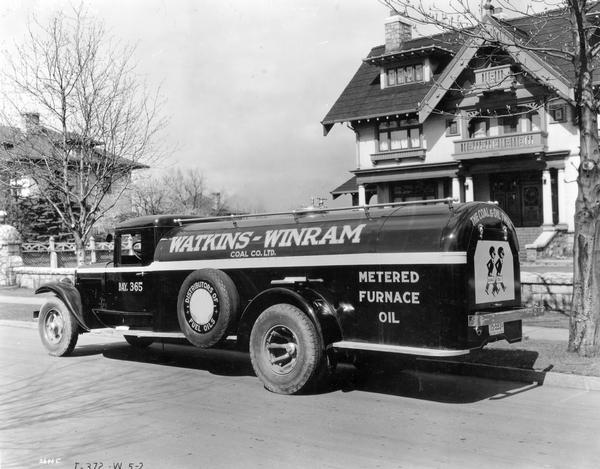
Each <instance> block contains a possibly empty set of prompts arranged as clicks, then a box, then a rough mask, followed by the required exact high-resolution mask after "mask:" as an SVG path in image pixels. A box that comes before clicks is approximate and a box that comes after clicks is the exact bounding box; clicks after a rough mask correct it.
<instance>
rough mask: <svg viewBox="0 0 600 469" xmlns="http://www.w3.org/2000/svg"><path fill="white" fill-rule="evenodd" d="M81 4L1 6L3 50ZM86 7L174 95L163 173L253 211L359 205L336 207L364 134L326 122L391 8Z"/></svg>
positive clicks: (132, 3)
mask: <svg viewBox="0 0 600 469" xmlns="http://www.w3.org/2000/svg"><path fill="white" fill-rule="evenodd" d="M77 1H78V0H77ZM77 1H76V0H72V1H71V0H14V1H10V2H3V4H2V8H1V9H0V48H2V49H6V48H9V47H10V45H11V44H12V43H14V42H15V41H17V42H19V41H20V40H22V38H23V36H24V34H25V32H26V27H27V21H28V18H30V17H31V15H35V16H36V17H37V18H38V19H39V20H40V21H41V22H42V23H43V20H44V18H48V17H49V16H51V15H52V14H53V13H54V12H56V11H57V10H61V9H63V10H64V9H69V8H71V6H72V5H73V4H76V5H78V3H77ZM82 3H83V4H84V6H86V7H87V10H88V12H89V14H91V15H92V16H93V17H95V18H96V19H98V20H100V21H102V22H103V23H104V25H105V26H106V28H107V29H108V30H109V32H110V33H111V35H112V36H113V37H114V38H115V39H116V40H117V41H123V43H124V44H135V45H137V49H136V56H135V59H136V61H137V63H138V70H137V71H138V73H140V77H141V78H142V79H144V80H145V81H146V82H147V83H148V84H149V85H150V87H151V88H155V89H156V88H158V87H160V89H161V92H162V95H163V97H164V98H165V102H164V109H163V113H164V115H165V116H166V117H168V119H169V125H168V127H167V128H165V129H164V136H163V138H164V146H165V147H166V148H168V149H170V150H171V151H170V152H169V153H168V155H167V157H166V159H165V160H164V161H163V163H162V164H161V165H160V166H158V167H155V168H154V172H155V173H160V172H162V171H165V170H168V169H174V168H181V169H182V170H184V171H185V170H186V169H189V168H197V169H199V170H200V171H202V173H203V174H204V177H205V179H206V183H207V185H208V186H209V188H210V190H211V191H215V192H216V191H219V192H221V193H222V194H225V195H226V197H227V198H229V200H231V201H232V202H233V203H234V204H237V205H238V208H241V209H245V210H249V211H279V210H289V209H294V208H298V207H300V206H306V205H308V204H310V202H311V199H312V198H313V197H324V198H326V199H328V202H327V204H328V205H329V206H335V205H338V206H339V205H349V204H350V200H349V198H348V197H343V198H341V200H340V199H338V201H336V202H333V201H331V195H330V191H331V190H333V189H334V188H335V187H337V186H338V185H340V184H341V183H343V182H344V181H346V180H347V179H349V178H350V177H351V176H352V174H351V173H350V172H349V171H351V170H353V169H356V148H355V138H354V133H353V132H352V131H351V130H350V129H348V128H346V127H344V126H342V125H340V124H337V125H336V126H334V128H333V129H332V131H331V132H330V133H329V135H328V136H327V137H324V136H323V130H322V127H321V124H320V122H321V120H322V119H323V117H325V115H326V114H327V112H328V111H329V109H330V108H331V106H332V105H333V104H334V102H335V101H336V99H337V98H338V96H339V95H340V93H341V92H342V91H343V89H344V88H345V86H346V85H347V84H348V82H349V81H350V79H351V78H352V76H353V75H354V73H355V72H356V70H357V69H358V67H359V66H360V63H361V60H362V59H363V58H364V57H366V56H367V54H368V53H369V51H370V49H371V48H372V47H374V46H377V45H380V44H383V42H384V20H385V18H386V17H387V16H388V15H389V11H388V9H387V8H386V7H385V6H384V5H383V4H382V3H381V2H380V1H378V0H83V1H82ZM443 3H445V2H438V4H443ZM517 3H521V0H518V1H517ZM0 60H1V59H0ZM0 67H1V62H0ZM31 111H33V109H31Z"/></svg>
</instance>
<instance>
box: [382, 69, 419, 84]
mask: <svg viewBox="0 0 600 469" xmlns="http://www.w3.org/2000/svg"><path fill="white" fill-rule="evenodd" d="M386 79H387V86H399V85H406V84H409V83H415V82H422V81H423V64H415V65H406V66H404V67H394V68H388V69H387V70H386Z"/></svg>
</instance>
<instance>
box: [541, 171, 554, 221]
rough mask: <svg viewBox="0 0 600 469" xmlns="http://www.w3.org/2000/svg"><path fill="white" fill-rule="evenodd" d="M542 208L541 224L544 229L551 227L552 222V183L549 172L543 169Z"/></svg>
mask: <svg viewBox="0 0 600 469" xmlns="http://www.w3.org/2000/svg"><path fill="white" fill-rule="evenodd" d="M542 207H543V210H544V212H543V213H544V221H543V224H544V226H546V227H553V226H554V223H553V222H552V182H551V179H550V171H548V170H547V169H545V170H544V171H543V173H542Z"/></svg>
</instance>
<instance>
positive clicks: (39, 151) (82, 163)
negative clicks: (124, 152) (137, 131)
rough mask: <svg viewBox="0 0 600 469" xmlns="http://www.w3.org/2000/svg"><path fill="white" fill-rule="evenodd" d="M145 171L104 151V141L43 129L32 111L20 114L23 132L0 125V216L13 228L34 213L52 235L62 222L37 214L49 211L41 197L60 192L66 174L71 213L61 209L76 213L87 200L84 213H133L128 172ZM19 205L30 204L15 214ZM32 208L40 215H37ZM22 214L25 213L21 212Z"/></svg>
mask: <svg viewBox="0 0 600 469" xmlns="http://www.w3.org/2000/svg"><path fill="white" fill-rule="evenodd" d="M65 148H66V150H65ZM146 167H147V166H145V165H143V164H140V163H138V162H134V161H130V160H128V159H125V158H121V157H118V156H116V155H114V154H112V153H110V152H107V151H106V150H105V149H104V148H103V145H102V142H98V141H85V139H83V138H82V137H81V136H80V135H79V134H77V133H74V132H69V133H66V134H65V135H63V134H62V133H60V132H58V131H56V130H54V129H52V128H50V127H47V126H44V125H43V124H42V123H41V122H40V115H39V114H38V113H36V112H31V113H24V114H23V126H22V128H19V127H16V126H0V168H1V169H2V174H1V176H0V211H4V212H7V213H8V214H9V217H8V218H9V221H10V219H11V213H12V218H13V219H14V218H15V216H16V220H12V221H13V223H16V224H17V225H23V224H25V225H27V224H29V223H28V222H27V220H19V217H23V216H24V215H25V216H29V218H34V217H33V216H32V213H35V214H36V216H35V218H37V217H38V216H40V217H42V218H41V220H33V223H34V224H36V223H37V222H38V221H41V231H43V232H44V233H46V231H48V234H47V235H49V234H54V235H56V234H57V233H55V232H54V231H57V229H58V228H56V226H60V222H59V221H58V217H57V216H56V215H54V216H52V215H51V214H49V213H45V214H44V215H43V216H42V213H41V212H43V211H46V212H53V210H52V208H51V207H50V206H48V204H47V203H46V202H45V200H44V198H43V197H41V195H42V192H44V191H47V190H48V189H49V188H51V190H52V191H54V192H60V187H58V185H60V184H62V183H64V180H65V178H64V177H63V176H62V175H63V171H65V170H66V171H68V180H69V185H70V189H69V191H70V192H71V194H72V195H71V196H70V197H68V199H69V200H70V204H71V208H70V209H67V208H66V207H65V206H63V207H62V209H63V210H74V211H77V210H79V209H80V207H79V201H81V200H84V197H85V201H86V203H87V204H88V206H89V207H88V210H93V205H94V204H96V203H97V202H99V203H100V211H101V212H103V211H104V210H105V209H106V210H108V211H107V213H106V215H105V217H110V216H111V215H116V214H118V213H129V212H131V205H132V203H131V199H130V197H127V194H123V190H124V188H126V187H127V186H128V184H129V182H130V180H131V174H132V172H133V171H134V170H138V169H142V168H146ZM79 185H81V186H80V188H78V186H79ZM65 194H66V192H65ZM82 194H85V196H82ZM17 200H20V201H25V202H27V201H29V203H25V204H21V205H20V207H21V209H20V210H17V211H16V212H15V209H14V207H15V206H16V205H15V201H17ZM57 200H61V202H60V203H62V204H63V205H64V204H65V200H67V197H66V196H65V195H64V194H63V196H61V197H60V198H57ZM11 204H12V205H11ZM36 207H38V208H39V210H37V211H36ZM24 209H25V211H26V213H25V214H24V213H20V212H22V211H23V210H24ZM50 223H52V224H54V226H53V230H46V227H47V225H49V224H50ZM98 226H99V225H98ZM37 231H40V230H37ZM65 231H68V230H65V229H64V227H63V228H62V232H61V234H62V233H63V232H65Z"/></svg>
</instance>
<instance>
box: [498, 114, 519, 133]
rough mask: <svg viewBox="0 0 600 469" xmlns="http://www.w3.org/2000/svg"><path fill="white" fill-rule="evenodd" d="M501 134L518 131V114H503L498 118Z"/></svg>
mask: <svg viewBox="0 0 600 469" xmlns="http://www.w3.org/2000/svg"><path fill="white" fill-rule="evenodd" d="M500 125H501V127H502V134H503V135H506V134H516V133H517V132H519V116H504V117H501V118H500Z"/></svg>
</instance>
